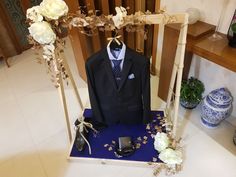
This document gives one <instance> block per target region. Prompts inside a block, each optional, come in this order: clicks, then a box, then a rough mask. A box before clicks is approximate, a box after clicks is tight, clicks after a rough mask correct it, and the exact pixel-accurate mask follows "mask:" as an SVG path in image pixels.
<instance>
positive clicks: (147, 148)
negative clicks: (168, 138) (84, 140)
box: [70, 109, 165, 162]
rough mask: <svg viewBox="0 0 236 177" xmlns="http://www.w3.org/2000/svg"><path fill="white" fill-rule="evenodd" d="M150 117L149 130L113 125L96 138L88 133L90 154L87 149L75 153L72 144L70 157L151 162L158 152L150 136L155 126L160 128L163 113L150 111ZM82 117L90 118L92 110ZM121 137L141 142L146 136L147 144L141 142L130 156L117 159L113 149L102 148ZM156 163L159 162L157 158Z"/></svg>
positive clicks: (144, 127)
mask: <svg viewBox="0 0 236 177" xmlns="http://www.w3.org/2000/svg"><path fill="white" fill-rule="evenodd" d="M151 115H152V118H153V121H152V123H150V128H151V129H150V130H147V129H146V125H115V126H110V127H108V128H106V129H104V130H102V131H100V132H99V133H98V134H97V135H96V137H94V135H93V133H92V132H91V131H90V134H89V138H88V139H89V142H90V145H91V148H92V154H91V155H89V152H88V147H86V148H85V150H84V151H83V152H79V151H77V150H76V147H75V145H74V143H73V145H72V149H71V152H70V157H73V158H76V157H78V158H93V159H94V158H95V159H111V160H127V161H141V162H151V161H152V160H153V157H155V158H157V157H158V152H157V151H156V150H155V149H154V147H153V142H154V139H153V138H152V137H151V134H153V130H154V127H155V126H156V125H158V126H160V120H161V119H162V118H163V117H164V112H163V111H152V112H151ZM84 117H86V118H91V117H92V110H91V109H86V110H85V111H84ZM158 117H159V119H158ZM160 117H161V119H160ZM151 131H152V133H151ZM154 131H155V130H154ZM162 131H165V130H162ZM122 136H130V137H132V140H137V138H138V137H141V138H142V140H143V137H144V136H146V137H147V143H146V144H143V143H142V141H141V142H140V144H141V146H140V148H139V149H136V151H135V153H134V154H133V155H132V156H129V157H122V158H117V157H116V156H115V154H114V148H113V150H111V151H109V150H108V147H104V145H105V144H110V145H111V144H112V141H116V142H117V141H118V137H122ZM136 143H137V142H136ZM138 143H139V142H138ZM157 162H161V161H160V160H159V159H158V158H157Z"/></svg>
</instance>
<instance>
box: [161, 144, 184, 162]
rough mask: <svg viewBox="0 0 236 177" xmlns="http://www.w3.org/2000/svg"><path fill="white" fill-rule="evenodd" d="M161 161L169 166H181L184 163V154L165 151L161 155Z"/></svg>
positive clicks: (170, 150) (175, 151)
mask: <svg viewBox="0 0 236 177" xmlns="http://www.w3.org/2000/svg"><path fill="white" fill-rule="evenodd" d="M159 159H160V160H162V161H163V162H164V163H166V164H168V165H176V164H181V163H182V161H183V159H182V153H181V152H180V151H177V150H173V149H170V148H167V149H165V150H163V151H162V152H161V153H160V154H159Z"/></svg>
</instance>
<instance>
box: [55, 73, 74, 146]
mask: <svg viewBox="0 0 236 177" xmlns="http://www.w3.org/2000/svg"><path fill="white" fill-rule="evenodd" d="M58 91H59V95H60V98H61V102H62V106H63V109H64V114H65V119H66V127H67V133H68V136H69V140H70V142H72V130H71V126H70V119H69V114H68V109H67V103H66V96H65V90H64V85H63V79H62V73H61V72H60V73H59V87H58Z"/></svg>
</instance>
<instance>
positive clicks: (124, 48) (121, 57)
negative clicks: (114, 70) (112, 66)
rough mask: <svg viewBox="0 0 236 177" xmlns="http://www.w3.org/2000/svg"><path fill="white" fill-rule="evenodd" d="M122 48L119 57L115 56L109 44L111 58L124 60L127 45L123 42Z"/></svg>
mask: <svg viewBox="0 0 236 177" xmlns="http://www.w3.org/2000/svg"><path fill="white" fill-rule="evenodd" d="M122 44H123V45H122V48H121V50H120V53H119V55H118V57H117V58H115V57H114V56H113V55H112V53H111V49H110V47H109V45H107V53H108V57H109V59H110V60H123V59H124V58H125V51H126V45H125V44H124V43H123V42H122Z"/></svg>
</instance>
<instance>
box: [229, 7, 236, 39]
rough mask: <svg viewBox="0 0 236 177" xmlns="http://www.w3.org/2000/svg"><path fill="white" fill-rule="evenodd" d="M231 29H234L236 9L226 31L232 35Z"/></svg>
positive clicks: (235, 26) (235, 25) (235, 28)
mask: <svg viewBox="0 0 236 177" xmlns="http://www.w3.org/2000/svg"><path fill="white" fill-rule="evenodd" d="M233 30H234V31H235V30H236V10H235V11H234V15H233V18H232V21H231V23H230V26H229V31H228V36H230V37H232V36H233V33H234V32H233Z"/></svg>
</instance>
